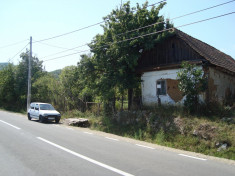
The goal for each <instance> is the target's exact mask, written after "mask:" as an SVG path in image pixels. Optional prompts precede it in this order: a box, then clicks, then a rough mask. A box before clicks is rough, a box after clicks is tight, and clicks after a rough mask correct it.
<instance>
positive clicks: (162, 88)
mask: <svg viewBox="0 0 235 176" xmlns="http://www.w3.org/2000/svg"><path fill="white" fill-rule="evenodd" d="M157 95H166V80H158V81H157Z"/></svg>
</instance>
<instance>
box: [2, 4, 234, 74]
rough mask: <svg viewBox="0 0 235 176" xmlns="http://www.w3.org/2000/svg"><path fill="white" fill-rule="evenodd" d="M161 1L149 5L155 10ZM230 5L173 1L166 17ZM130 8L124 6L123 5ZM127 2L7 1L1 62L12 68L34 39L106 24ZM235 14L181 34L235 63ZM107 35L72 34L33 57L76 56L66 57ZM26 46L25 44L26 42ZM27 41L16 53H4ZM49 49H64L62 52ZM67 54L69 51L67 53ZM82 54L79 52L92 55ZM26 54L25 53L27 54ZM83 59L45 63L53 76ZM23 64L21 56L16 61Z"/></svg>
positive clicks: (37, 48) (214, 12)
mask: <svg viewBox="0 0 235 176" xmlns="http://www.w3.org/2000/svg"><path fill="white" fill-rule="evenodd" d="M158 1H159V0H149V4H153V3H156V2H158ZM228 1H229V0H206V1H205V0H193V1H189V0H167V5H166V6H165V7H164V9H163V10H162V11H161V14H163V15H164V16H165V17H168V18H170V19H171V18H174V17H177V16H181V15H184V14H187V13H190V12H193V11H197V10H200V9H204V8H207V7H211V6H214V5H217V4H220V3H224V2H228ZM124 2H126V1H124V0H123V3H124ZM144 2H145V0H131V4H132V6H134V5H135V4H136V3H139V4H143V3H144ZM120 3H121V0H98V1H95V0H86V1H84V0H1V1H0V22H1V27H0V62H7V61H8V60H9V59H11V58H12V57H13V56H15V55H16V54H17V53H18V52H19V51H20V50H21V49H22V48H23V47H24V46H25V45H26V44H27V43H28V42H29V38H30V36H32V38H33V40H34V41H37V40H42V39H45V38H48V37H53V36H56V35H60V34H63V33H67V32H70V31H74V30H76V29H79V28H82V27H86V26H89V25H92V24H95V23H98V22H101V21H102V17H104V16H106V15H107V14H109V13H110V12H111V10H112V9H114V8H116V7H118V6H120ZM233 11H235V1H234V2H232V3H229V4H226V5H223V6H220V7H217V8H214V9H210V10H207V11H204V12H201V13H198V14H194V15H190V16H188V17H183V18H180V19H176V20H173V21H172V22H173V23H174V25H175V26H176V27H177V26H180V25H183V24H187V23H191V22H194V21H198V20H202V19H206V18H210V17H214V16H218V15H222V14H226V13H230V12H233ZM234 29H235V14H232V15H229V16H225V17H221V18H218V19H214V20H211V21H206V22H203V23H199V24H194V25H190V26H186V27H182V28H180V30H182V31H183V32H186V33H187V34H189V35H191V36H193V37H195V38H197V39H199V40H202V41H204V42H206V43H208V44H210V45H212V46H214V47H215V48H217V49H219V50H221V51H222V52H225V53H226V54H228V55H230V56H232V57H233V58H235V32H234V31H235V30H234ZM97 33H102V28H101V27H100V25H96V26H94V27H91V28H88V29H86V30H82V31H79V32H75V33H72V34H70V35H66V36H63V37H59V38H56V39H53V40H48V41H44V42H43V43H33V55H35V56H37V57H38V58H39V59H40V60H46V59H52V58H55V57H60V56H63V55H67V54H71V53H74V52H76V51H72V50H71V51H69V52H64V53H61V54H58V55H53V56H51V57H45V56H48V55H51V54H54V53H58V52H61V51H64V50H65V48H74V47H76V46H80V45H83V44H85V43H89V42H90V41H91V40H92V38H93V37H94V36H95V35H96V34H97ZM24 40H25V41H24ZM19 41H24V42H22V43H19V44H17V45H13V46H10V47H3V46H6V45H9V44H13V43H16V42H19ZM48 45H53V46H58V47H61V48H56V47H52V46H48ZM28 48H29V47H28ZM62 48H63V49H62ZM87 49H88V47H81V48H78V49H77V51H81V50H87ZM23 51H25V49H24V50H23ZM79 60H80V54H77V55H73V56H69V57H64V58H60V59H56V60H51V61H47V62H44V64H43V65H44V66H45V69H46V70H47V71H52V70H56V69H61V68H64V67H65V66H69V65H76V64H77V62H78V61H79ZM11 61H12V62H13V63H14V64H17V63H18V61H19V54H18V55H16V56H15V57H14V59H12V60H11Z"/></svg>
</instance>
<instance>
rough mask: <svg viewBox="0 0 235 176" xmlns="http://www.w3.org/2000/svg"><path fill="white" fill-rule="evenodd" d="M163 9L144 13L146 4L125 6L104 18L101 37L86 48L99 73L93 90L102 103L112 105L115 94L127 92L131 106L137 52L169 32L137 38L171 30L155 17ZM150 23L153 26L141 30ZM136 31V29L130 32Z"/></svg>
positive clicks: (151, 45)
mask: <svg viewBox="0 0 235 176" xmlns="http://www.w3.org/2000/svg"><path fill="white" fill-rule="evenodd" d="M164 5H165V3H161V4H160V5H159V6H157V7H155V6H153V7H152V8H151V10H148V2H146V3H145V4H143V5H142V6H140V5H139V4H137V6H136V7H133V8H131V7H130V2H127V3H125V4H123V6H122V7H121V8H117V9H115V10H113V11H112V12H111V13H110V14H109V15H107V16H106V17H104V20H105V24H104V25H103V26H102V27H103V30H104V33H103V34H98V35H96V36H95V38H94V40H93V41H92V43H91V44H90V48H91V51H92V52H93V53H94V60H95V62H96V69H98V70H100V72H99V74H100V75H99V78H100V80H99V81H97V86H98V89H99V91H100V92H102V95H103V97H104V99H105V100H107V101H110V100H112V101H114V102H115V95H116V91H119V92H121V93H122V94H123V93H124V90H127V89H128V90H129V91H128V93H129V96H128V97H129V106H131V99H132V92H133V88H136V87H138V84H139V81H140V80H139V79H138V78H137V77H136V73H135V67H136V66H137V61H138V58H139V57H140V55H141V52H142V51H143V50H149V49H151V48H153V47H154V45H155V44H156V43H158V42H160V41H161V40H163V39H164V38H165V37H167V36H168V35H170V32H169V31H164V32H161V33H156V34H151V35H148V36H146V37H140V36H142V35H146V34H150V33H154V32H156V31H162V30H164V29H169V28H171V27H172V25H171V24H170V23H169V21H168V20H166V22H164V17H163V16H159V11H160V10H161V9H162V8H163V7H164ZM157 22H159V23H158V24H157ZM153 23H156V24H155V25H152V26H151V27H147V28H144V27H145V26H147V25H150V24H153ZM137 28H140V29H139V30H134V29H137ZM132 30H134V31H133V32H128V31H132ZM114 106H115V104H114Z"/></svg>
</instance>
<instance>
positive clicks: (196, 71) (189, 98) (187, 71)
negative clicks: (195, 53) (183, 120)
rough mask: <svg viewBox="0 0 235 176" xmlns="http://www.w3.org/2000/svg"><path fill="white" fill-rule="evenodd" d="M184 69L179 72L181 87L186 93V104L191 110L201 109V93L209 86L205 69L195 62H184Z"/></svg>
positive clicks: (184, 93)
mask: <svg viewBox="0 0 235 176" xmlns="http://www.w3.org/2000/svg"><path fill="white" fill-rule="evenodd" d="M181 66H182V69H181V70H180V71H179V72H178V75H177V78H178V80H179V89H180V91H182V92H183V95H186V100H185V101H184V106H185V107H186V108H187V109H188V110H189V111H190V112H198V111H199V105H200V102H199V94H200V93H201V92H204V91H205V90H206V88H207V85H206V83H207V78H205V76H204V73H203V70H202V69H200V68H198V67H197V66H196V65H195V64H190V63H188V62H182V64H181Z"/></svg>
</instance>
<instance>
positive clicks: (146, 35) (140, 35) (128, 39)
mask: <svg viewBox="0 0 235 176" xmlns="http://www.w3.org/2000/svg"><path fill="white" fill-rule="evenodd" d="M234 13H235V12H230V13H226V14H222V15H218V16H214V17H211V18H207V19H203V20H199V21H195V22H191V23H187V24H184V25H180V26H177V27H172V28H169V29H164V30H161V31H156V32H152V33H148V34H144V35H140V36H137V37H133V38H129V39H125V40H122V41H117V42H113V43H111V44H107V45H103V46H101V47H102V48H103V47H106V46H111V45H113V44H118V43H122V42H126V41H130V40H135V39H137V38H140V37H146V36H149V35H153V34H157V33H162V32H165V31H169V30H173V29H175V28H181V27H185V26H189V25H193V24H197V23H201V22H204V21H209V20H212V19H216V18H220V17H223V16H227V15H231V14H234ZM101 47H98V48H101ZM96 49H97V48H96ZM86 51H90V50H84V51H79V52H76V53H72V54H68V55H64V56H60V57H56V58H52V59H47V60H44V61H43V62H46V61H51V60H55V59H59V58H63V57H67V56H71V55H75V54H78V53H82V52H86Z"/></svg>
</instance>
